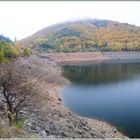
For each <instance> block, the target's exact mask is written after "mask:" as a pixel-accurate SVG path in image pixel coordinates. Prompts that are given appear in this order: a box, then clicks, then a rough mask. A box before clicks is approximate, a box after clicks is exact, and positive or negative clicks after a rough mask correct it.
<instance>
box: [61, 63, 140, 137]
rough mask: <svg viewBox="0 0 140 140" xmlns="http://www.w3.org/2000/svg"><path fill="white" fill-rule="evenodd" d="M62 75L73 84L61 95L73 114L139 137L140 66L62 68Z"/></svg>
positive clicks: (107, 65) (131, 64) (114, 65)
mask: <svg viewBox="0 0 140 140" xmlns="http://www.w3.org/2000/svg"><path fill="white" fill-rule="evenodd" d="M63 75H64V76H65V77H67V78H68V79H69V80H70V81H71V82H72V83H71V84H70V85H69V86H67V87H64V88H62V89H61V91H60V96H61V98H62V101H63V103H64V104H65V105H66V106H68V107H69V108H70V109H71V110H72V111H73V112H76V113H77V114H80V115H83V116H87V117H90V118H100V119H103V120H105V121H107V122H110V123H112V124H114V125H115V126H117V127H118V128H119V129H120V130H122V131H123V132H125V134H127V135H128V136H130V137H140V63H127V64H126V63H125V64H98V65H90V66H63Z"/></svg>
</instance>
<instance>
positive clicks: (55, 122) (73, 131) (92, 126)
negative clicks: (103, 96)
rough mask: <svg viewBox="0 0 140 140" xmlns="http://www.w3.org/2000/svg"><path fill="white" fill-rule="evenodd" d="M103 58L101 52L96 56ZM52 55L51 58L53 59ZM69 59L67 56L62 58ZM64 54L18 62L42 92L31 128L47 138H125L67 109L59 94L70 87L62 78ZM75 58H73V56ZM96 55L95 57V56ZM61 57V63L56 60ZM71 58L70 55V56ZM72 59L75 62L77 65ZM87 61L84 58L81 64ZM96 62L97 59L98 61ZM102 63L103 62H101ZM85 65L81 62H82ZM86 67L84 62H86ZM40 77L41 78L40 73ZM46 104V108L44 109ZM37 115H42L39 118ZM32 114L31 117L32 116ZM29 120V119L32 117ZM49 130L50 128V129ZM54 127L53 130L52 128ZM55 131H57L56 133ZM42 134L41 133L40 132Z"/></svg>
mask: <svg viewBox="0 0 140 140" xmlns="http://www.w3.org/2000/svg"><path fill="white" fill-rule="evenodd" d="M97 53H98V54H96V55H99V56H100V52H97ZM50 55H51V57H50ZM63 55H67V54H63ZM63 55H62V56H61V54H48V53H46V54H38V55H32V56H30V57H29V58H24V59H23V58H21V59H19V60H18V61H17V63H18V64H19V65H20V67H22V66H24V69H25V67H26V68H27V69H26V71H28V73H30V75H32V76H33V77H35V78H36V80H38V82H39V84H40V85H41V86H42V88H43V90H44V91H46V92H43V93H42V94H40V97H39V98H40V99H42V100H41V104H39V106H37V108H38V110H37V109H35V110H32V112H33V120H34V122H36V124H34V125H30V126H28V127H30V128H32V127H34V129H36V128H37V127H40V128H41V129H42V130H43V132H45V133H46V135H45V136H44V137H48V136H53V137H59V138H64V137H71V138H74V137H75V138H124V137H126V136H125V135H124V134H122V133H121V132H119V131H118V130H117V128H116V127H115V126H113V125H111V124H110V123H107V122H105V121H102V120H98V119H90V118H87V117H83V116H79V115H77V114H76V113H73V112H72V111H70V109H69V108H68V107H65V106H64V104H63V103H62V101H61V99H60V97H59V93H58V92H59V90H60V89H61V88H62V87H64V86H66V85H69V84H70V81H68V80H67V79H66V78H64V77H62V74H61V69H60V66H61V64H62V63H60V62H62V61H66V62H69V64H71V62H70V61H67V58H66V57H65V58H64V57H63ZM72 55H73V54H72ZM94 55H95V54H94ZM58 56H59V57H60V58H59V59H58V58H57V57H58ZM70 56H71V54H70ZM99 56H98V57H99ZM74 59H75V58H74V57H73V59H72V60H73V61H74ZM83 59H84V58H83V57H82V60H83ZM96 60H97V58H96ZM100 60H102V59H100ZM81 62H82V61H81ZM84 63H85V62H84ZM39 71H40V73H41V74H40V73H39V74H38V72H39ZM42 104H43V108H42ZM38 112H39V114H40V115H38ZM29 114H30V113H29ZM29 119H30V115H29ZM48 126H50V127H49V128H48ZM52 126H53V127H52ZM54 128H55V129H54ZM38 134H40V132H38Z"/></svg>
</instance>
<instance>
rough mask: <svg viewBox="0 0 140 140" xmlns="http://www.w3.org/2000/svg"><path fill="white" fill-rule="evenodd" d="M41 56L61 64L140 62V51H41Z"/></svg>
mask: <svg viewBox="0 0 140 140" xmlns="http://www.w3.org/2000/svg"><path fill="white" fill-rule="evenodd" d="M39 56H40V57H42V58H46V59H48V60H50V62H51V61H54V62H56V63H58V64H60V65H90V64H100V63H105V64H109V63H140V52H131V51H130V52H72V53H40V54H39Z"/></svg>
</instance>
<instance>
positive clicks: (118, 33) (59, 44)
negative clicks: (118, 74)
mask: <svg viewBox="0 0 140 140" xmlns="http://www.w3.org/2000/svg"><path fill="white" fill-rule="evenodd" d="M21 44H22V45H24V46H28V47H31V48H35V49H37V50H47V51H48V50H51V51H52V50H55V51H57V52H61V51H62V52H75V51H96V50H99V51H100V50H101V51H139V50H140V27H139V26H135V25H130V24H127V23H119V22H117V21H111V20H99V19H90V20H79V21H71V22H65V23H61V24H56V25H52V26H49V27H46V28H44V29H42V30H40V31H38V32H37V33H35V34H33V35H32V36H30V37H28V38H25V39H23V40H21Z"/></svg>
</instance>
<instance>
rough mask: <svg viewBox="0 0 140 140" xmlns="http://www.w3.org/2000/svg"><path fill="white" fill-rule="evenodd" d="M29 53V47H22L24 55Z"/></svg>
mask: <svg viewBox="0 0 140 140" xmlns="http://www.w3.org/2000/svg"><path fill="white" fill-rule="evenodd" d="M30 54H31V50H30V49H29V48H24V50H23V55H24V56H30Z"/></svg>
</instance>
